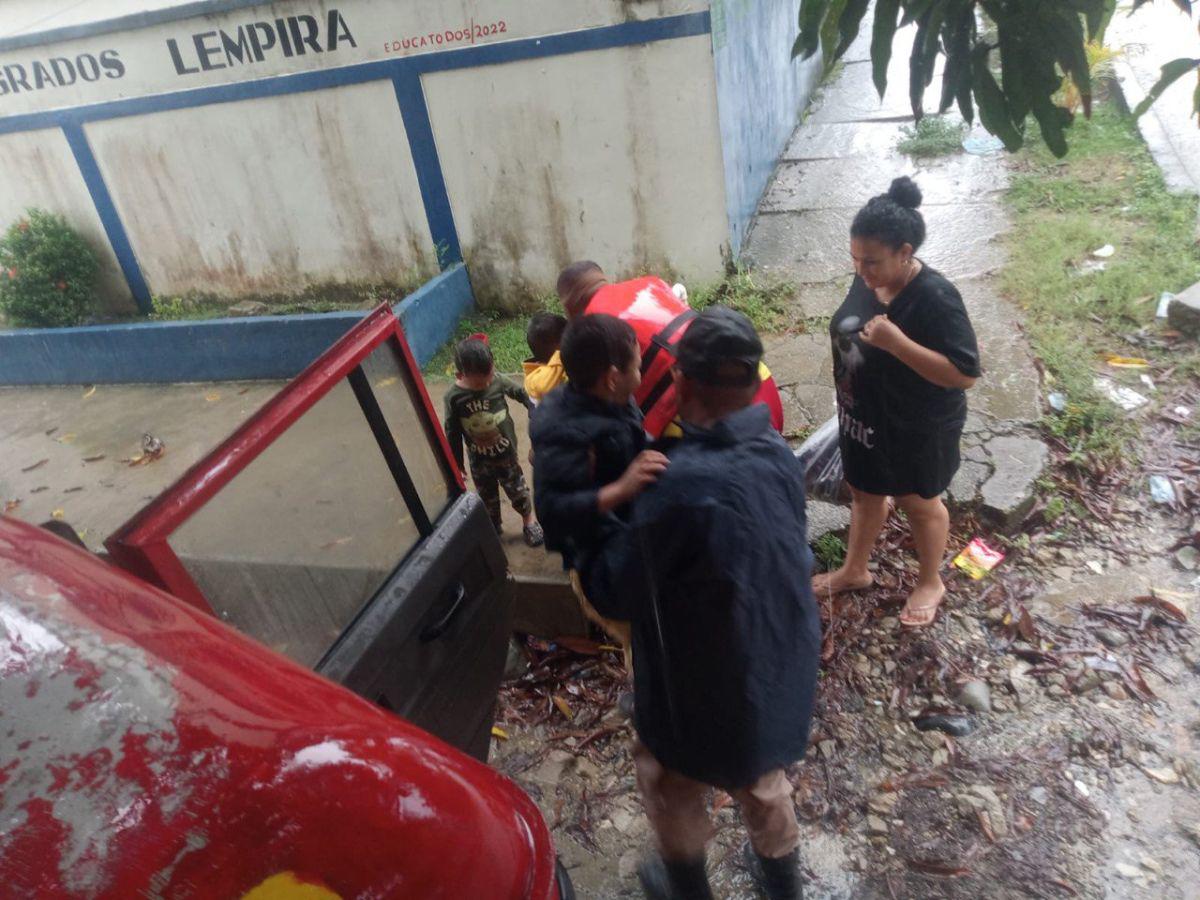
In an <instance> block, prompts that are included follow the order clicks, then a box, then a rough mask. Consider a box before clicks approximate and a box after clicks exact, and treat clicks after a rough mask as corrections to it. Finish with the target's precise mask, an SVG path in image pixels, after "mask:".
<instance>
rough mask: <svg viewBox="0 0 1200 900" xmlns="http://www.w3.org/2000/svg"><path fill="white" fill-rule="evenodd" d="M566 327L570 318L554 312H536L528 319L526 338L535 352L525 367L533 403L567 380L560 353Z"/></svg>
mask: <svg viewBox="0 0 1200 900" xmlns="http://www.w3.org/2000/svg"><path fill="white" fill-rule="evenodd" d="M566 327H567V320H566V319H565V318H563V317H562V316H559V315H555V314H554V313H551V312H539V313H534V314H533V316H532V317H531V318H530V319H529V327H528V328H527V329H526V330H525V340H526V341H527V342H528V344H529V350H530V352H531V353H533V356H531V357H530V358H529V359H527V360H525V362H524V363H523V368H524V370H525V393H527V394H528V395H529V396H530V398H532V400H533V402H534V403H540V402H541V400H542V397H544V396H545V395H546V394H548V393H550V392H551V391H552V390H554V389H555V388H556V387H558V386H559V385H560V384H565V383H566V380H567V373H566V371H565V370H564V369H563V364H562V360H561V359H560V358H559V355H558V346H559V344H561V343H562V336H563V330H564V329H565V328H566Z"/></svg>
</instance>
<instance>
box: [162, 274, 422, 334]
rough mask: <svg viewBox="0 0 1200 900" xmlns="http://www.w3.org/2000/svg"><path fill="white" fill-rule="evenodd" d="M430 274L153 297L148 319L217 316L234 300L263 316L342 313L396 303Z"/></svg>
mask: <svg viewBox="0 0 1200 900" xmlns="http://www.w3.org/2000/svg"><path fill="white" fill-rule="evenodd" d="M432 277H433V275H432V274H430V273H428V272H425V271H424V270H418V269H414V270H413V271H412V273H411V274H410V275H408V276H406V277H405V278H404V279H403V280H401V281H398V282H340V281H329V282H323V283H320V284H310V285H307V286H306V287H304V288H303V289H302V290H300V291H298V292H296V293H291V294H283V293H273V294H245V295H240V296H237V297H223V296H219V295H216V294H207V293H202V292H193V293H189V294H185V295H182V296H167V297H154V298H152V300H151V304H152V307H153V311H152V312H151V313H150V319H151V320H152V321H156V322H179V321H187V320H193V321H194V320H200V319H219V318H221V317H222V316H227V315H229V307H231V306H234V305H236V304H238V303H247V302H249V303H263V304H265V305H266V307H267V311H266V313H264V315H269V316H288V315H295V314H298V313H326V312H342V311H344V310H354V309H373V308H374V307H376V306H378V305H379V304H380V303H385V302H386V303H393V304H394V303H399V302H400V301H401V300H403V299H404V298H405V297H407V296H408V295H409V294H411V293H412V292H413V291H415V290H416V289H417V288H419V287H420V286H421V285H422V284H424V283H425V282H426V281H428V280H429V279H430V278H432Z"/></svg>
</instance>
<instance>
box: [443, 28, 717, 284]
mask: <svg viewBox="0 0 1200 900" xmlns="http://www.w3.org/2000/svg"><path fill="white" fill-rule="evenodd" d="M423 85H424V89H425V95H426V97H427V99H428V102H429V110H430V118H431V121H432V124H433V133H434V137H435V139H436V141H437V146H438V155H439V157H440V159H441V161H442V168H443V171H444V173H445V178H446V187H447V191H448V193H449V196H450V203H451V206H452V207H453V209H454V211H455V223H456V225H457V228H458V233H459V237H460V238H461V240H462V245H463V252H464V255H465V257H466V260H467V264H468V267H469V268H470V271H471V279H472V282H473V284H474V286H475V292H476V296H477V297H479V299H480V301H481V302H482V303H484V304H488V305H495V304H500V305H504V304H505V303H506V301H509V300H511V299H514V298H516V297H518V296H520V295H522V294H536V293H539V292H545V291H547V290H549V289H550V288H551V286H552V285H553V283H554V280H555V277H556V276H557V274H558V272H559V270H560V269H561V268H562V267H563V266H564V265H566V264H567V263H569V262H570V261H572V260H574V259H579V258H590V259H595V260H597V261H599V262H600V263H601V264H602V265H603V266H604V267H605V268H606V269H607V270H608V271H609V272H610V273H614V274H616V275H618V276H621V275H630V274H635V273H641V272H645V271H656V272H662V273H663V274H668V273H678V274H680V276H681V277H686V278H688V279H691V280H696V281H700V280H708V279H715V278H717V277H719V276H720V274H721V269H722V251H723V250H724V249H725V248H726V246H727V244H728V229H727V227H726V223H725V212H724V193H725V191H724V184H723V173H722V168H721V147H720V133H719V129H718V124H717V115H716V108H715V105H714V104H713V103H712V101H711V98H712V97H713V96H714V95H715V92H716V86H715V83H714V76H713V69H712V56H711V50H710V45H709V40H708V36H707V35H699V36H697V37H690V38H683V39H679V40H673V41H665V42H662V43H661V44H651V45H644V46H639V47H627V48H619V49H614V50H609V51H606V52H604V53H594V54H571V55H566V56H558V57H554V58H551V59H546V60H530V61H527V62H514V63H507V64H504V65H497V66H487V67H483V68H477V69H461V70H457V71H450V72H438V73H432V74H430V75H427V76H425V77H424V79H423Z"/></svg>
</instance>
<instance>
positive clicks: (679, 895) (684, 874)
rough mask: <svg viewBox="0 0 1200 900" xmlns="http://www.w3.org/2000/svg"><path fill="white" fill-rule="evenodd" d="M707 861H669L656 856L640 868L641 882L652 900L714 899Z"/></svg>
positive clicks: (639, 876) (703, 859)
mask: <svg viewBox="0 0 1200 900" xmlns="http://www.w3.org/2000/svg"><path fill="white" fill-rule="evenodd" d="M705 867H706V860H705V858H704V857H703V856H702V857H700V858H699V859H696V860H691V861H690V862H667V861H665V860H664V859H662V858H661V857H658V856H655V857H654V858H653V859H649V860H646V862H644V863H642V864H641V865H640V866H638V880H639V881H640V882H641V883H642V891H643V892H644V893H645V894H646V896H647V897H648V898H649V900H713V893H712V888H711V887H709V884H708V872H707V871H706V868H705Z"/></svg>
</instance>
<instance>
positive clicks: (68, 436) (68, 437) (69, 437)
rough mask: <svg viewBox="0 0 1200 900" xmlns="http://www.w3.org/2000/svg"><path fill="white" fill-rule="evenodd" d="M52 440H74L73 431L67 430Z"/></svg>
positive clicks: (69, 441) (65, 442) (63, 441)
mask: <svg viewBox="0 0 1200 900" xmlns="http://www.w3.org/2000/svg"><path fill="white" fill-rule="evenodd" d="M54 440H55V441H57V442H58V443H60V444H69V443H71V442H72V441H74V440H75V432H73V431H68V432H67V433H66V434H64V435H61V436H59V437H56V438H55V439H54Z"/></svg>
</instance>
